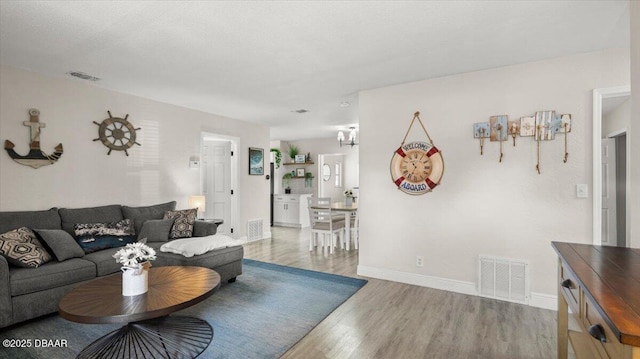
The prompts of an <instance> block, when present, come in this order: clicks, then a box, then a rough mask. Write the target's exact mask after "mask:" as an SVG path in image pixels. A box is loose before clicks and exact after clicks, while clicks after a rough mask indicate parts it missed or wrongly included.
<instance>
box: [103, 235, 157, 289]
mask: <svg viewBox="0 0 640 359" xmlns="http://www.w3.org/2000/svg"><path fill="white" fill-rule="evenodd" d="M146 242H147V239H146V238H143V239H141V240H140V241H139V242H136V243H129V244H127V246H126V247H124V248H121V249H120V250H118V251H117V252H116V253H115V254H114V255H113V258H115V259H116V262H118V263H120V264H121V265H122V268H121V270H122V295H123V296H134V295H140V294H143V293H146V292H147V291H148V290H149V268H150V267H151V262H150V261H152V260H154V259H156V251H155V250H154V249H153V248H151V247H149V246H148V245H146Z"/></svg>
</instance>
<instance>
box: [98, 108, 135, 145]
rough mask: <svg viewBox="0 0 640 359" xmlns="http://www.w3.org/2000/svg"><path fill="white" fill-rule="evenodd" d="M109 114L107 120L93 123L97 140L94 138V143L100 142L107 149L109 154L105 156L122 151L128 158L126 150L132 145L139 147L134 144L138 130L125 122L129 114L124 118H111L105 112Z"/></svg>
mask: <svg viewBox="0 0 640 359" xmlns="http://www.w3.org/2000/svg"><path fill="white" fill-rule="evenodd" d="M107 113H108V114H109V118H107V119H105V120H104V121H102V122H101V123H98V122H96V121H93V123H94V124H96V125H98V126H99V128H98V136H99V137H98V138H94V139H93V140H94V141H101V142H102V144H103V145H105V146H107V147H108V148H109V152H107V155H110V154H111V151H113V150H116V151H124V153H125V154H126V155H127V156H129V152H127V150H128V149H129V148H131V147H133V145H138V146H141V145H140V144H139V143H138V142H136V131H138V130H139V129H140V127H138V128H134V127H133V125H132V124H131V122H129V121H127V118H129V114H127V115H126V116H124V118H120V117H113V116H111V112H110V111H107Z"/></svg>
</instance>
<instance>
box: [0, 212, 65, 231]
mask: <svg viewBox="0 0 640 359" xmlns="http://www.w3.org/2000/svg"><path fill="white" fill-rule="evenodd" d="M20 227H27V228H42V229H60V228H62V227H61V224H60V216H59V215H58V209H57V208H51V209H50V210H47V211H24V212H0V233H4V232H7V231H10V230H12V229H17V228H20Z"/></svg>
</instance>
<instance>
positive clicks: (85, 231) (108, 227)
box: [73, 219, 135, 237]
mask: <svg viewBox="0 0 640 359" xmlns="http://www.w3.org/2000/svg"><path fill="white" fill-rule="evenodd" d="M73 229H74V232H75V235H76V237H80V236H130V235H133V234H135V231H134V230H133V226H132V225H131V220H130V219H123V220H121V221H118V222H113V223H76V224H74V225H73Z"/></svg>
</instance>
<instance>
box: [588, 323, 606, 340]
mask: <svg viewBox="0 0 640 359" xmlns="http://www.w3.org/2000/svg"><path fill="white" fill-rule="evenodd" d="M589 334H591V336H592V337H594V338H596V339H598V340H599V341H601V342H603V343H606V342H607V336H606V335H605V334H604V329H603V328H602V325H600V324H594V325H592V326H590V327H589Z"/></svg>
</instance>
